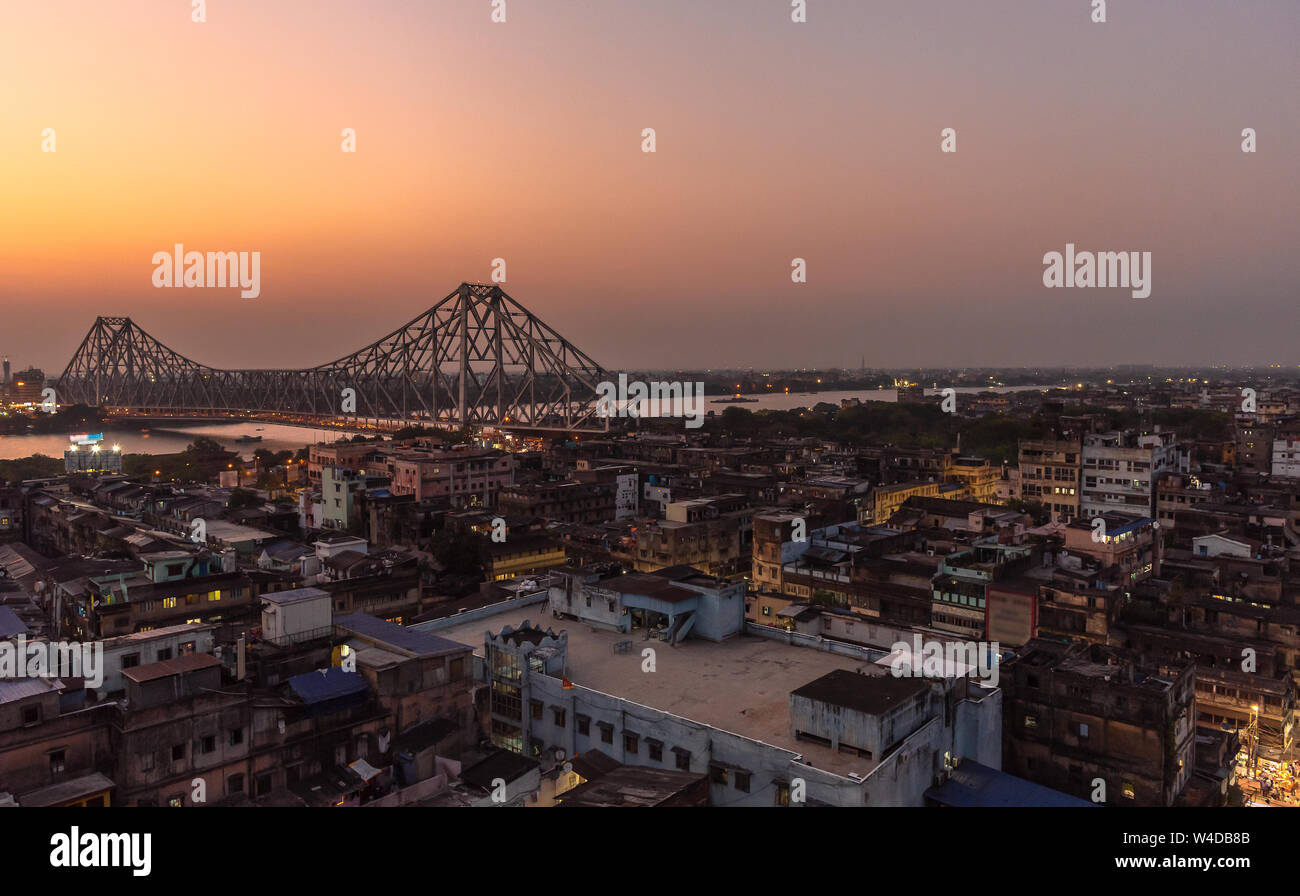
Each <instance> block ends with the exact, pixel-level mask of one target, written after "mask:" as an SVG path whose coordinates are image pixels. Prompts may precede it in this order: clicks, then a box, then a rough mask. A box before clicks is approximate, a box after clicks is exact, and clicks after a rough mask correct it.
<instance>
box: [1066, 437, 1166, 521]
mask: <svg viewBox="0 0 1300 896" xmlns="http://www.w3.org/2000/svg"><path fill="white" fill-rule="evenodd" d="M1179 470H1182V471H1184V472H1185V471H1186V470H1185V464H1184V463H1183V462H1182V461H1180V452H1179V449H1178V444H1177V442H1176V440H1175V438H1174V433H1173V432H1172V431H1170V430H1165V431H1161V430H1160V429H1159V428H1158V427H1157V430H1156V431H1155V432H1152V433H1143V434H1138V433H1136V432H1134V431H1131V430H1129V431H1124V432H1102V433H1090V434H1088V435H1086V436H1084V437H1083V494H1082V500H1081V501H1080V512H1079V515H1080V516H1083V517H1087V518H1091V517H1094V516H1097V515H1099V514H1103V513H1107V512H1109V511H1112V510H1114V511H1119V512H1121V513H1128V514H1132V515H1135V516H1152V515H1153V514H1154V513H1155V484H1156V480H1157V479H1158V478H1159V477H1160V474H1161V473H1164V472H1167V471H1168V472H1177V471H1179Z"/></svg>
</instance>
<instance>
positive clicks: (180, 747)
mask: <svg viewBox="0 0 1300 896" xmlns="http://www.w3.org/2000/svg"><path fill="white" fill-rule="evenodd" d="M184 758H185V744H176V745H175V746H174V747H172V762H180V761H181V760H182V759H184Z"/></svg>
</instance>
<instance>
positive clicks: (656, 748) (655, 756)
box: [645, 738, 664, 762]
mask: <svg viewBox="0 0 1300 896" xmlns="http://www.w3.org/2000/svg"><path fill="white" fill-rule="evenodd" d="M645 743H646V749H647V752H648V753H649V754H650V761H651V762H663V761H664V745H663V744H662V743H660V742H659V741H657V740H650V739H649V738H647V739H646V742H645Z"/></svg>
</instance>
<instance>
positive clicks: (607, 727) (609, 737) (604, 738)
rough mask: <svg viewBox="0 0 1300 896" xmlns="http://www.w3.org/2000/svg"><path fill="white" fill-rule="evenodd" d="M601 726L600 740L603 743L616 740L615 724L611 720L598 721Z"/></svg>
mask: <svg viewBox="0 0 1300 896" xmlns="http://www.w3.org/2000/svg"><path fill="white" fill-rule="evenodd" d="M596 724H597V725H598V726H600V742H601V743H602V744H612V743H613V742H614V726H613V725H611V724H610V723H609V722H597V723H596Z"/></svg>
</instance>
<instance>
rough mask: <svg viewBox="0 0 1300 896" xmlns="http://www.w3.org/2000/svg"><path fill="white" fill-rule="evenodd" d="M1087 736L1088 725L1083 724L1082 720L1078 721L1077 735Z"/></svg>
mask: <svg viewBox="0 0 1300 896" xmlns="http://www.w3.org/2000/svg"><path fill="white" fill-rule="evenodd" d="M1087 736H1088V726H1087V724H1085V723H1084V722H1080V723H1079V737H1085V738H1086V737H1087Z"/></svg>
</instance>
